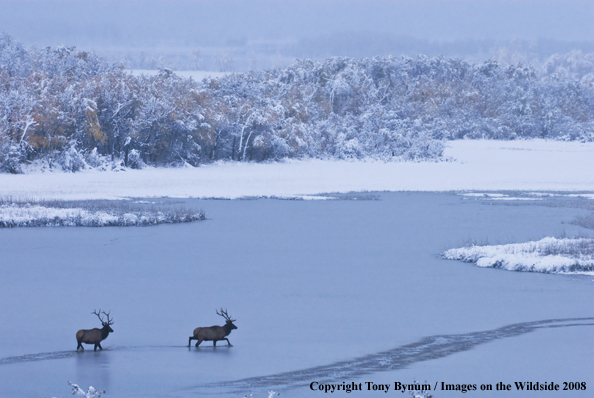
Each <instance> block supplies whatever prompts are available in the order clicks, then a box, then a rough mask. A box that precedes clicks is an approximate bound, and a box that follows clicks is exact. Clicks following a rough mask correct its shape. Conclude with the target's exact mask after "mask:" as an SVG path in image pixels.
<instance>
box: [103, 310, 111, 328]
mask: <svg viewBox="0 0 594 398" xmlns="http://www.w3.org/2000/svg"><path fill="white" fill-rule="evenodd" d="M102 312H103V313H104V314H105V315H106V316H107V324H108V325H113V319H109V314H111V311H109V312H105V311H102Z"/></svg>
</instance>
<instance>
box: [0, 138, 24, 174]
mask: <svg viewBox="0 0 594 398" xmlns="http://www.w3.org/2000/svg"><path fill="white" fill-rule="evenodd" d="M23 159H24V156H23V152H22V150H21V148H20V147H19V146H17V145H14V144H4V145H3V146H2V147H0V171H2V172H5V173H11V174H20V173H22V168H21V163H22V161H23Z"/></svg>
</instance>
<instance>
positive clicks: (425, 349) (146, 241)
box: [0, 192, 594, 398]
mask: <svg viewBox="0 0 594 398" xmlns="http://www.w3.org/2000/svg"><path fill="white" fill-rule="evenodd" d="M377 196H378V199H379V200H315V201H309V200H273V199H258V200H232V201H230V200H184V202H185V203H184V205H185V206H188V207H193V208H197V209H199V208H203V209H205V211H206V212H207V214H208V215H209V219H208V220H206V221H204V222H200V223H185V224H176V225H159V226H155V227H150V228H118V227H115V228H21V229H17V228H13V229H2V230H0V253H2V255H1V256H0V302H2V303H7V304H6V305H2V306H0V335H1V336H2V339H1V340H0V396H2V397H5V396H6V397H15V398H20V397H43V396H56V397H64V396H67V395H70V389H69V388H68V386H67V384H66V383H67V381H68V380H70V381H72V382H76V383H77V384H78V385H80V386H83V387H84V388H86V387H88V386H93V387H95V388H97V389H98V390H100V391H104V390H105V391H107V392H106V394H105V395H104V396H109V397H113V398H119V397H125V398H129V397H147V396H149V397H150V396H155V397H157V396H158V397H194V396H197V395H199V396H204V395H212V396H225V397H226V396H230V397H243V396H244V395H246V394H247V395H248V396H249V394H253V396H254V397H256V398H257V397H266V396H267V391H268V390H270V389H271V388H272V389H274V390H275V391H278V392H280V393H281V397H287V398H292V397H304V396H305V397H307V396H320V393H319V392H316V393H314V392H312V391H311V390H309V383H310V382H312V381H314V380H313V379H312V378H314V377H315V378H316V379H318V378H319V379H320V380H333V381H336V382H342V381H346V382H348V381H357V382H359V381H360V382H364V381H374V382H378V383H379V382H386V383H393V382H394V381H402V382H408V383H411V382H413V381H414V380H421V381H423V380H428V381H429V382H431V383H434V382H436V381H445V382H451V383H469V382H473V383H474V382H477V383H480V382H491V383H496V382H499V381H507V380H509V382H511V383H513V382H514V381H517V380H516V379H519V380H526V379H528V380H533V381H535V380H537V379H539V378H547V380H559V381H562V379H563V380H565V379H568V378H569V377H571V379H572V380H575V381H586V382H587V383H588V384H590V383H594V380H593V379H592V374H591V373H592V372H591V369H592V368H593V366H594V362H593V360H594V358H593V357H592V355H591V352H592V350H593V349H594V339H592V338H591V337H592V333H593V331H594V326H593V325H592V323H593V322H592V321H591V320H588V319H582V320H577V319H573V318H592V317H594V310H593V308H592V305H591V303H592V301H593V299H594V291H593V290H592V281H591V279H592V277H588V276H583V275H549V274H542V273H528V272H524V273H512V272H502V271H500V270H493V269H485V268H479V267H476V266H474V265H471V264H466V263H462V262H449V261H446V260H443V259H441V258H439V253H441V252H443V251H444V250H445V249H446V248H449V247H458V246H460V245H461V242H464V241H465V240H467V239H468V238H469V237H473V238H475V239H482V238H488V239H489V240H490V241H494V242H504V243H505V242H513V241H529V240H532V239H534V237H535V236H543V235H549V236H553V235H558V234H559V233H561V232H563V231H565V232H566V233H567V234H569V235H572V234H576V233H588V230H586V229H584V228H581V227H578V226H574V225H571V224H562V222H564V221H566V220H571V219H573V218H575V217H576V216H579V215H582V214H585V213H586V211H585V210H583V209H578V208H566V207H544V206H535V205H533V204H532V203H530V204H524V205H522V206H507V205H495V204H491V205H485V204H484V202H481V201H471V200H464V199H463V198H462V197H461V196H459V195H455V194H448V193H414V192H402V193H378V194H377ZM547 200H551V201H552V200H555V199H554V198H543V201H547ZM574 200H579V199H577V198H575V199H574ZM539 203H541V202H539ZM221 306H223V307H225V308H227V309H228V310H229V314H231V315H232V316H233V317H234V318H236V319H237V322H235V324H236V325H237V327H238V329H237V330H234V331H233V333H231V334H230V335H229V339H230V341H231V342H232V344H233V347H232V348H229V347H226V346H225V345H224V344H222V345H221V346H220V347H216V348H213V347H212V345H211V344H210V343H203V344H202V345H201V346H200V348H198V349H196V348H194V347H193V346H192V347H191V348H188V347H187V342H188V336H189V335H190V334H191V333H192V330H193V329H194V328H195V327H197V326H210V325H215V324H219V325H220V324H222V322H223V319H222V318H221V317H218V316H217V315H216V314H215V309H216V308H220V307H221ZM98 308H102V309H105V310H111V314H112V316H113V317H114V319H115V324H114V325H113V329H114V333H112V334H110V335H109V337H108V338H107V339H106V340H105V341H104V342H103V344H102V345H103V347H104V348H105V350H103V351H97V352H93V351H92V350H88V349H87V350H86V351H85V352H78V353H77V352H75V348H76V339H75V333H76V331H77V330H79V329H81V328H93V327H97V326H99V325H98V324H97V323H98V321H97V318H96V317H95V316H94V315H92V314H91V312H92V311H93V310H94V309H98ZM571 319H573V320H571ZM359 363H364V365H365V367H364V368H359V367H358V366H357V364H359ZM339 364H342V365H339ZM338 368H341V369H345V370H349V369H350V370H349V372H351V373H344V377H345V378H346V380H345V379H344V378H343V376H342V374H341V373H339V372H335V370H336V369H338ZM357 369H361V370H360V371H358V370H357ZM299 374H301V375H304V378H302V379H299V377H298V375H299ZM305 375H307V377H305ZM351 378H352V379H351ZM305 379H307V380H305ZM267 380H274V382H267ZM33 381H34V382H33ZM308 381H309V383H308ZM272 384H274V385H272ZM275 385H278V387H276V386H275ZM358 396H362V397H377V392H369V393H367V392H363V393H362V394H360V395H358ZM434 396H435V398H442V397H454V396H459V394H458V395H456V394H452V393H446V392H441V391H437V393H436V394H434ZM480 396H481V397H486V398H491V397H500V396H501V393H500V392H497V391H492V392H490V393H489V392H481V394H480ZM539 396H543V397H557V396H559V394H558V392H555V394H548V393H546V392H543V393H542V395H541V394H539ZM572 397H579V398H585V397H589V391H585V392H584V391H574V392H573V393H572Z"/></svg>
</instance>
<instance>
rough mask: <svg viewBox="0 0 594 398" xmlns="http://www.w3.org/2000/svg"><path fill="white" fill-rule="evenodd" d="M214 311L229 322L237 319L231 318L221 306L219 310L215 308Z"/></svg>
mask: <svg viewBox="0 0 594 398" xmlns="http://www.w3.org/2000/svg"><path fill="white" fill-rule="evenodd" d="M215 311H217V315H220V316H222V317H223V318H225V319H226V320H228V321H230V322H235V321H236V320H237V319H231V317H230V316H229V315H228V314H227V310H223V309H222V308H221V312H219V311H218V310H215Z"/></svg>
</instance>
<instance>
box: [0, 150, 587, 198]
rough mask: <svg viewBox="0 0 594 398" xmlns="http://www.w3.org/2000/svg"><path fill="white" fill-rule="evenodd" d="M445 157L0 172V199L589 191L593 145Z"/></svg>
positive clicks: (448, 153)
mask: <svg viewBox="0 0 594 398" xmlns="http://www.w3.org/2000/svg"><path fill="white" fill-rule="evenodd" d="M445 156H446V157H447V158H449V159H451V160H450V161H443V162H387V163H385V162H381V161H336V160H301V161H286V162H278V163H237V162H234V163H216V164H209V165H204V166H201V167H196V168H145V169H142V170H126V171H118V172H112V171H104V172H100V171H95V170H88V171H82V172H78V173H63V172H46V173H31V174H21V175H12V174H0V197H3V198H6V197H12V198H26V199H63V200H85V199H117V198H123V197H136V198H139V197H171V198H174V197H177V198H189V197H192V198H229V199H235V198H241V197H247V196H276V197H302V196H304V195H316V194H321V193H328V192H337V193H346V192H365V191H369V192H371V191H473V190H483V191H497V190H509V191H515V190H526V191H565V192H569V191H594V173H592V166H593V161H592V159H594V143H580V142H562V141H547V140H540V139H536V140H517V141H494V140H459V141H449V142H447V148H446V151H445Z"/></svg>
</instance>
